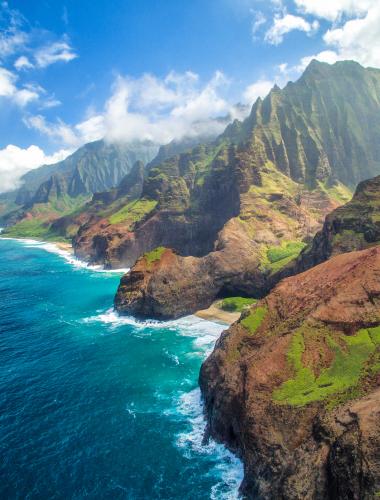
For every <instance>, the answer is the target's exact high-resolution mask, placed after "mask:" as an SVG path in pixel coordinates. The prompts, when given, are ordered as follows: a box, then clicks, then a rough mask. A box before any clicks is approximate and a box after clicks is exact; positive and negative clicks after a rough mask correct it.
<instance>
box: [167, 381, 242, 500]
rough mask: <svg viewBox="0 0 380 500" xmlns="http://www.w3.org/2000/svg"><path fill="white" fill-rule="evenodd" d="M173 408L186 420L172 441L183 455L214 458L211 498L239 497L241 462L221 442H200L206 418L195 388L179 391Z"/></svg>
mask: <svg viewBox="0 0 380 500" xmlns="http://www.w3.org/2000/svg"><path fill="white" fill-rule="evenodd" d="M177 411H178V413H179V414H181V415H183V416H184V417H185V418H186V420H187V421H188V422H189V429H188V430H187V431H186V432H182V433H180V434H179V435H178V437H177V442H176V445H177V446H178V447H179V448H180V449H181V450H182V451H183V453H184V455H185V456H186V457H187V458H189V459H190V458H191V457H192V456H194V455H196V454H201V455H209V456H211V457H215V458H216V459H217V464H215V466H214V468H213V471H212V473H213V476H215V479H216V481H217V482H216V483H215V484H214V485H213V486H212V488H211V494H210V498H211V499H212V500H220V499H223V500H234V499H237V498H239V486H240V484H241V482H242V480H243V476H244V470H243V464H242V462H241V461H240V460H239V459H238V458H237V457H235V455H233V454H232V453H231V452H230V451H228V450H227V448H225V447H224V446H223V445H221V444H218V443H216V442H215V441H214V440H213V439H209V441H208V443H204V441H203V438H204V435H205V430H206V422H205V418H204V415H203V404H202V398H201V391H200V389H199V388H197V389H194V390H192V391H190V392H187V393H183V394H181V396H180V397H179V401H178V405H177Z"/></svg>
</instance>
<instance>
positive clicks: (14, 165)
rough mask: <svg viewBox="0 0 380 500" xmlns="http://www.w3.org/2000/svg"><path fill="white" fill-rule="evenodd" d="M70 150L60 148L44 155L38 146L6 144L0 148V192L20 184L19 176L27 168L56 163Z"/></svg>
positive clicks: (27, 169)
mask: <svg viewBox="0 0 380 500" xmlns="http://www.w3.org/2000/svg"><path fill="white" fill-rule="evenodd" d="M70 152H71V151H69V150H60V151H57V152H56V153H54V154H53V155H45V153H44V152H43V150H42V149H41V148H39V147H38V146H34V145H32V146H29V147H28V148H26V149H22V148H19V147H18V146H13V145H12V144H10V145H8V146H7V147H6V148H4V149H1V150H0V193H5V192H7V191H11V190H13V189H16V188H18V187H19V186H20V178H21V176H22V175H24V174H25V173H26V172H28V171H29V170H32V169H34V168H37V167H39V166H41V165H45V164H51V163H56V162H57V161H60V160H63V159H64V158H66V157H67V156H68V155H69V154H70Z"/></svg>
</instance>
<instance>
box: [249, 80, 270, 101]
mask: <svg viewBox="0 0 380 500" xmlns="http://www.w3.org/2000/svg"><path fill="white" fill-rule="evenodd" d="M273 85H274V82H273V81H271V80H258V81H257V82H255V83H252V84H251V85H248V87H247V88H246V89H245V91H244V93H243V99H244V102H246V103H247V104H250V105H252V104H253V103H254V102H255V101H256V99H257V98H258V97H261V98H264V97H265V96H266V95H267V94H269V91H270V90H271V88H272V87H273Z"/></svg>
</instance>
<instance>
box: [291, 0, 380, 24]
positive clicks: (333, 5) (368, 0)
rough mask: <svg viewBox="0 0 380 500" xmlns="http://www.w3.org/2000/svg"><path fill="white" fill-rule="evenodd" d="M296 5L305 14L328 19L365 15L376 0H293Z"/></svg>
mask: <svg viewBox="0 0 380 500" xmlns="http://www.w3.org/2000/svg"><path fill="white" fill-rule="evenodd" d="M294 1H295V4H296V6H297V7H298V8H299V9H300V10H301V11H302V12H304V13H305V14H311V15H314V16H317V17H320V18H323V19H327V20H329V21H336V20H337V19H339V18H341V17H342V16H349V17H356V16H362V15H365V14H366V13H367V11H368V9H370V8H371V7H375V6H376V5H378V3H379V2H378V0H294Z"/></svg>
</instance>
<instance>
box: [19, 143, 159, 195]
mask: <svg viewBox="0 0 380 500" xmlns="http://www.w3.org/2000/svg"><path fill="white" fill-rule="evenodd" d="M157 151H158V146H157V145H155V144H153V143H151V142H149V141H146V142H142V143H135V144H126V145H124V144H109V143H107V142H105V141H103V140H101V141H95V142H91V143H88V144H85V145H84V146H82V147H81V148H79V149H78V150H77V151H75V153H73V154H72V155H70V156H69V157H68V158H66V159H65V160H63V161H61V162H59V163H56V164H54V165H46V166H43V167H40V168H38V169H35V170H32V171H31V172H28V173H27V174H25V175H24V176H23V178H22V181H23V182H24V187H23V188H22V189H21V190H20V193H19V195H18V198H21V197H22V198H23V199H24V200H25V201H24V203H23V204H25V203H29V204H32V203H46V202H48V201H49V198H50V197H55V196H57V195H58V196H61V195H63V194H67V195H68V196H71V197H73V198H75V197H76V196H79V195H84V194H92V193H97V192H100V191H105V190H107V189H110V188H112V187H115V186H117V185H118V184H119V182H120V181H121V179H122V178H123V177H124V176H125V175H126V174H127V173H128V172H129V171H130V170H131V168H132V166H133V165H134V164H135V163H136V161H142V162H143V163H144V164H146V163H148V162H149V161H151V160H152V159H153V157H154V156H155V155H156V154H157ZM19 201H20V199H19Z"/></svg>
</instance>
